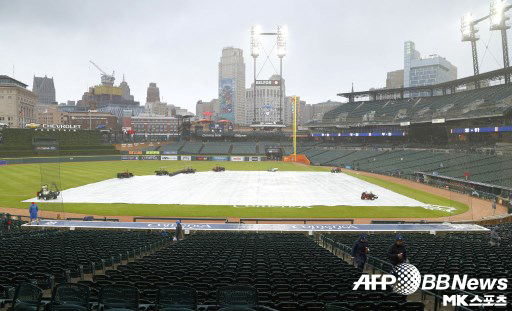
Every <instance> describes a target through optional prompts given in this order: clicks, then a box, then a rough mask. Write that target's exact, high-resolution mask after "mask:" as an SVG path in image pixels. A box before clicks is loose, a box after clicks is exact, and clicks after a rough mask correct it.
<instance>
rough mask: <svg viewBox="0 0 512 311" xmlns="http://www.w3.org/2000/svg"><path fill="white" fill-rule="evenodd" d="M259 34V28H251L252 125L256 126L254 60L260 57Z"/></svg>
mask: <svg viewBox="0 0 512 311" xmlns="http://www.w3.org/2000/svg"><path fill="white" fill-rule="evenodd" d="M260 33H261V28H260V27H259V26H252V27H251V56H252V58H253V59H254V81H253V91H252V98H253V114H254V115H253V119H252V123H253V124H256V59H257V58H258V56H259V55H260Z"/></svg>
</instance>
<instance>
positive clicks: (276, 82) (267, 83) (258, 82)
mask: <svg viewBox="0 0 512 311" xmlns="http://www.w3.org/2000/svg"><path fill="white" fill-rule="evenodd" d="M256 85H260V86H279V85H281V80H256Z"/></svg>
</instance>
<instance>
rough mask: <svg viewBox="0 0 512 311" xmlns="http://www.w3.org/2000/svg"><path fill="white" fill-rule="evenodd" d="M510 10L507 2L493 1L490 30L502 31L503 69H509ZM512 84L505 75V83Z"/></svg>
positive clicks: (502, 0) (501, 0) (490, 13)
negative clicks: (508, 34)
mask: <svg viewBox="0 0 512 311" xmlns="http://www.w3.org/2000/svg"><path fill="white" fill-rule="evenodd" d="M509 9H510V6H507V1H506V0H493V1H492V2H491V5H490V12H489V19H490V22H491V27H490V30H491V31H492V30H501V47H502V50H503V67H504V68H507V67H509V58H508V41H507V29H509V28H510V25H509V24H508V22H507V21H508V19H509V17H508V16H507V15H506V12H507V11H508V10H509ZM509 82H510V76H509V75H505V83H509Z"/></svg>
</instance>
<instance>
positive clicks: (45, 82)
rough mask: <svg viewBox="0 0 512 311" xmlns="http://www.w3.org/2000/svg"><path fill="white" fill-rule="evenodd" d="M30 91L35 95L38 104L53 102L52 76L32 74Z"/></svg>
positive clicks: (53, 86) (53, 87) (50, 103)
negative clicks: (32, 80) (32, 79)
mask: <svg viewBox="0 0 512 311" xmlns="http://www.w3.org/2000/svg"><path fill="white" fill-rule="evenodd" d="M32 92H34V94H36V95H37V104H38V105H45V106H47V105H52V104H55V103H56V102H55V85H54V83H53V78H48V77H47V76H44V77H36V76H34V83H33V85H32Z"/></svg>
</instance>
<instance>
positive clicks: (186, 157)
mask: <svg viewBox="0 0 512 311" xmlns="http://www.w3.org/2000/svg"><path fill="white" fill-rule="evenodd" d="M181 161H192V157H191V156H181Z"/></svg>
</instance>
